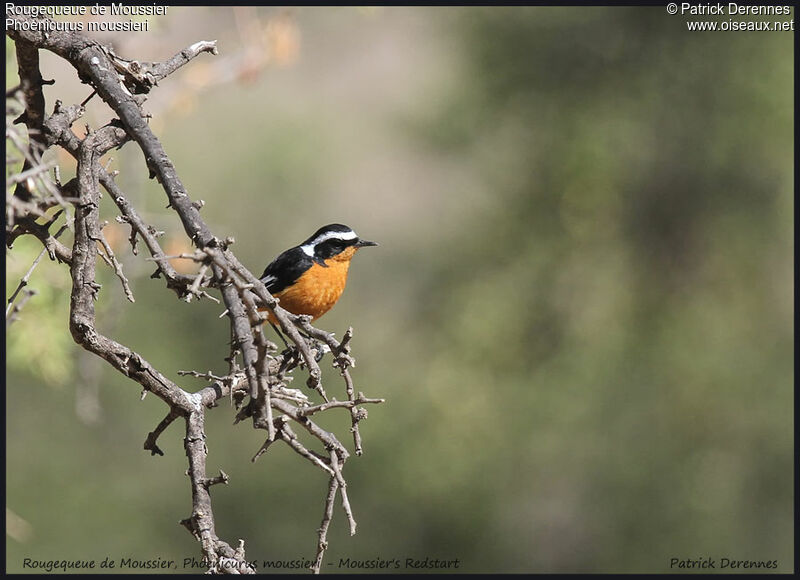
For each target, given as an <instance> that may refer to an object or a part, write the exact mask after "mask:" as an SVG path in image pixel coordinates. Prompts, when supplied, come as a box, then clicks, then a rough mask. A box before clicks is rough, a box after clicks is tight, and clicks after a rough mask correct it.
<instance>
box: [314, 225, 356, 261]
mask: <svg viewBox="0 0 800 580" xmlns="http://www.w3.org/2000/svg"><path fill="white" fill-rule="evenodd" d="M357 238H358V236H357V235H356V233H355V232H354V231H353V230H348V231H346V232H336V231H328V232H325V233H322V234H320V235H318V236H317V237H316V238H314V239H313V240H311V241H310V242H307V243H305V244H303V245H302V246H300V249H301V250H303V252H305V254H306V255H307V256H312V257H313V256H314V248H315V247H316V246H318V245H319V244H321V243H323V242H327V241H328V240H342V241H349V240H355V239H357Z"/></svg>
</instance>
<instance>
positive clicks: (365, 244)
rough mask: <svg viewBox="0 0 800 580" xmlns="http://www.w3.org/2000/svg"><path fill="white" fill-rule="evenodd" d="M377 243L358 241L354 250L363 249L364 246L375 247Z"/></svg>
mask: <svg viewBox="0 0 800 580" xmlns="http://www.w3.org/2000/svg"><path fill="white" fill-rule="evenodd" d="M377 245H378V242H370V241H367V240H358V241H357V242H356V248H363V247H365V246H377Z"/></svg>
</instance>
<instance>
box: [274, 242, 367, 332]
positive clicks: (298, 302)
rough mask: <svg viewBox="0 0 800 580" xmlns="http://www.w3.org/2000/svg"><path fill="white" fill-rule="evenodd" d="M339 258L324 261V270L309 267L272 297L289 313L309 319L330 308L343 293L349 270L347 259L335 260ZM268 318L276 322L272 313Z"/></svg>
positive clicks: (312, 266) (314, 265) (316, 265)
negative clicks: (305, 316) (303, 315)
mask: <svg viewBox="0 0 800 580" xmlns="http://www.w3.org/2000/svg"><path fill="white" fill-rule="evenodd" d="M351 256H352V254H351ZM338 257H339V256H336V257H334V258H332V259H329V260H326V262H325V263H326V264H328V267H327V268H325V267H323V266H320V265H319V264H317V263H314V264H312V265H311V267H310V268H309V269H308V270H306V271H305V272H304V273H303V274H302V276H300V278H298V279H297V281H296V282H295V283H294V284H292V285H291V286H289V287H288V288H286V289H285V290H283V291H282V292H279V293H277V294H275V297H276V298H278V299H279V300H280V305H281V306H282V307H283V308H285V309H286V310H288V311H289V312H291V313H292V314H307V315H309V316H311V318H312V320H316V319H317V318H319V317H320V316H322V315H323V314H325V313H326V312H327V311H328V310H330V309H331V308H333V305H334V304H336V301H337V300H339V297H340V296H341V295H342V292H344V287H345V285H346V284H347V270H348V268H349V267H350V260H349V259H339V260H337V259H336V258H338ZM269 318H270V321H271V322H273V323H275V322H276V321H275V319H274V316H273V315H272V314H271V313H270V315H269Z"/></svg>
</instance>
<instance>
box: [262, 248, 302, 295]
mask: <svg viewBox="0 0 800 580" xmlns="http://www.w3.org/2000/svg"><path fill="white" fill-rule="evenodd" d="M310 267H311V258H310V257H309V256H308V254H306V253H305V252H304V251H303V250H302V249H300V247H299V246H297V247H294V248H292V249H290V250H286V251H285V252H283V253H282V254H281V255H280V256H278V257H277V258H275V259H274V260H272V262H270V264H269V266H267V267H266V269H265V270H264V273H263V274H261V281H262V282H263V283H264V285H265V286H266V287H267V290H269V293H270V294H277V293H279V292H281V291H282V290H285V289H286V288H288V287H289V286H291V285H292V284H294V283H295V282H297V279H298V278H299V277H300V276H302V275H303V272H305V271H306V270H308V269H309V268H310Z"/></svg>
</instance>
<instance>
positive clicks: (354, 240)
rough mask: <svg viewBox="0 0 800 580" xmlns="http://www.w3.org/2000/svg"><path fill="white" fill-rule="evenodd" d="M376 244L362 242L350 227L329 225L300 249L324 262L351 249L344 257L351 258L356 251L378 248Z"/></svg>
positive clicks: (319, 230)
mask: <svg viewBox="0 0 800 580" xmlns="http://www.w3.org/2000/svg"><path fill="white" fill-rule="evenodd" d="M377 245H378V244H376V243H375V242H369V241H367V240H362V239H361V238H359V237H358V235H357V234H356V233H355V232H354V231H353V229H352V228H351V227H349V226H346V225H343V224H328V225H327V226H323V227H321V228H320V229H318V230H317V231H316V232H314V235H312V236H311V237H310V238H308V239H307V240H306V241H304V242H303V243H302V244H300V249H301V250H303V252H305V253H306V255H308V256H309V257H311V258H313V259H314V260H316V261H319V262H322V261H323V260H327V259H328V258H333V257H334V256H337V255H339V254H342V253H343V252H346V250H348V249H349V248H353V250H351V251H349V252H346V253H345V254H344V255H346V256H347V259H349V258H351V257H352V255H353V253H354V252H355V250H357V249H358V248H363V247H365V246H377Z"/></svg>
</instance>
